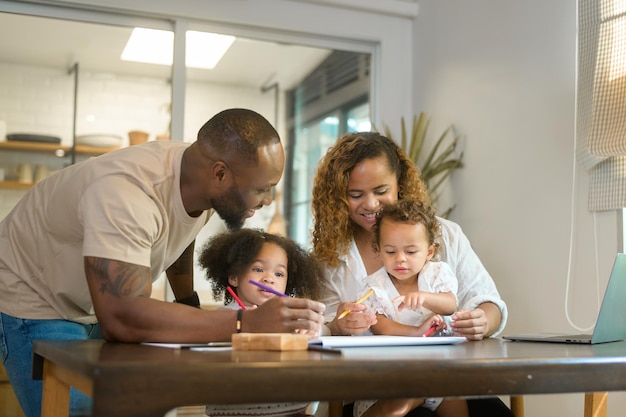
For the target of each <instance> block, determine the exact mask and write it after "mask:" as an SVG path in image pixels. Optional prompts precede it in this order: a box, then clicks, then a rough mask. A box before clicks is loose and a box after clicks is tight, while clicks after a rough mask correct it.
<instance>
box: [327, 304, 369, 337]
mask: <svg viewBox="0 0 626 417" xmlns="http://www.w3.org/2000/svg"><path fill="white" fill-rule="evenodd" d="M345 310H351V311H350V313H349V314H348V315H347V316H345V317H342V318H339V316H340V315H341V314H342V313H343V312H344V311H345ZM366 310H367V306H364V305H363V304H357V303H341V304H339V307H338V308H337V315H336V316H335V318H334V319H333V321H331V322H330V323H328V328H329V329H330V332H331V334H332V335H333V336H341V335H355V334H359V333H363V332H364V331H366V330H368V329H369V328H370V327H371V326H372V325H373V324H376V323H377V320H376V314H373V313H368V312H367V311H366Z"/></svg>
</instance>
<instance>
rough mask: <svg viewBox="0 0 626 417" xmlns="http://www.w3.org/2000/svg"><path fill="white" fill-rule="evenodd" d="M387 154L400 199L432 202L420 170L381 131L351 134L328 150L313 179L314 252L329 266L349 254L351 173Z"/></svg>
mask: <svg viewBox="0 0 626 417" xmlns="http://www.w3.org/2000/svg"><path fill="white" fill-rule="evenodd" d="M381 156H384V157H385V159H386V160H387V164H388V166H389V170H390V172H395V173H396V178H397V180H398V188H399V191H398V194H399V195H398V198H399V199H413V200H419V201H422V202H423V203H424V204H426V205H430V197H429V196H428V192H427V191H426V185H425V184H424V182H423V181H422V179H421V178H420V172H419V170H418V168H417V166H415V164H414V163H413V161H411V160H410V159H409V157H408V156H407V155H406V153H405V152H404V151H403V150H402V148H400V147H399V146H398V145H397V144H396V143H395V142H393V141H392V140H391V139H389V138H387V137H385V136H383V135H381V134H380V133H378V132H359V133H349V134H347V135H345V136H343V137H342V138H340V139H339V140H338V141H337V142H336V143H335V144H334V145H333V146H332V147H330V148H329V149H328V151H327V152H326V154H325V155H324V157H323V158H322V160H321V161H320V163H319V165H318V168H317V172H316V174H315V179H314V182H313V193H312V194H313V197H312V210H313V254H314V255H315V256H316V258H317V259H318V260H319V261H320V262H322V263H324V264H325V265H327V266H329V267H335V266H337V265H338V264H339V257H340V256H341V255H345V254H347V253H348V249H349V245H350V242H351V240H352V235H353V231H354V227H355V226H354V224H353V223H352V222H351V221H350V206H349V205H348V199H347V190H348V180H349V176H350V173H351V172H352V170H353V169H354V167H355V166H356V165H357V164H359V163H361V162H363V161H364V160H366V159H375V158H378V157H381Z"/></svg>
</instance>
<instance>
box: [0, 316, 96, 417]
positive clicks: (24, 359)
mask: <svg viewBox="0 0 626 417" xmlns="http://www.w3.org/2000/svg"><path fill="white" fill-rule="evenodd" d="M37 339H47V340H85V339H102V336H101V335H100V326H99V325H98V324H79V323H74V322H71V321H67V320H27V319H20V318H16V317H12V316H9V315H6V314H4V313H0V355H1V356H0V358H1V359H2V362H3V364H4V367H5V368H6V371H7V374H8V375H9V380H10V381H11V385H12V387H13V390H14V391H15V395H16V396H17V399H18V400H19V402H20V405H21V407H22V410H23V411H24V414H25V415H26V417H39V416H41V393H42V381H39V380H37V381H36V380H33V379H32V377H31V374H32V372H31V371H32V360H33V341H34V340H37ZM91 404H92V403H91V398H90V397H88V396H87V395H85V394H83V393H81V392H79V391H77V390H75V389H73V388H72V390H71V391H70V416H72V417H79V416H80V417H82V416H89V415H91Z"/></svg>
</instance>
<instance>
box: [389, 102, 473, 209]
mask: <svg viewBox="0 0 626 417" xmlns="http://www.w3.org/2000/svg"><path fill="white" fill-rule="evenodd" d="M429 124H430V118H429V117H427V116H426V115H425V114H424V113H423V112H422V113H420V114H419V116H417V115H415V116H413V125H412V127H411V134H410V136H409V135H408V134H407V129H406V123H405V120H404V117H402V119H401V128H402V137H401V140H400V145H401V146H402V149H404V150H405V151H406V152H407V154H408V156H409V158H411V160H412V161H413V162H415V164H416V165H417V167H418V168H419V169H420V172H421V177H422V180H424V182H425V183H426V187H427V189H428V193H429V194H430V198H431V200H432V202H433V204H435V206H436V205H437V200H438V199H439V196H440V192H441V186H442V185H443V184H444V183H445V181H446V180H447V179H448V178H449V177H450V176H451V175H452V174H453V173H454V171H456V170H457V169H459V168H462V167H463V162H462V159H463V153H461V154H460V155H459V156H458V157H457V156H456V153H455V151H456V147H457V145H458V144H459V141H460V140H461V135H458V134H455V132H454V129H453V126H452V125H450V126H448V128H447V129H446V130H444V132H443V133H442V134H441V136H439V139H438V140H437V141H436V142H435V144H434V145H433V146H432V148H430V150H429V151H426V150H425V149H424V145H425V142H426V135H427V133H428V126H429ZM383 128H384V134H385V135H386V136H387V137H388V138H390V139H392V140H393V138H392V136H391V131H390V130H389V127H388V126H387V125H385V124H383ZM450 135H452V138H451V139H449V137H450ZM446 144H447V145H446ZM454 207H455V206H452V207H449V208H448V209H447V210H445V211H443V212H441V213H439V216H441V217H443V218H448V216H449V215H450V213H451V212H452V210H453V209H454Z"/></svg>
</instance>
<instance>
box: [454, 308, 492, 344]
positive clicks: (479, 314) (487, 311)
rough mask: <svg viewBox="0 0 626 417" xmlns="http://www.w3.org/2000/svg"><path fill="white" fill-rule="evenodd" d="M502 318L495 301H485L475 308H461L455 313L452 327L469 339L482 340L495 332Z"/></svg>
mask: <svg viewBox="0 0 626 417" xmlns="http://www.w3.org/2000/svg"><path fill="white" fill-rule="evenodd" d="M500 320H501V315H500V309H499V308H498V307H497V306H496V305H495V304H493V303H483V304H481V305H479V306H478V307H476V308H475V309H474V310H459V311H457V312H456V313H454V314H453V315H452V321H451V322H450V327H451V328H452V330H454V333H456V334H457V335H459V336H464V337H466V338H467V339H469V340H482V339H484V338H485V337H489V336H491V335H492V334H493V333H494V332H495V330H496V329H497V328H498V326H499V325H500Z"/></svg>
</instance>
